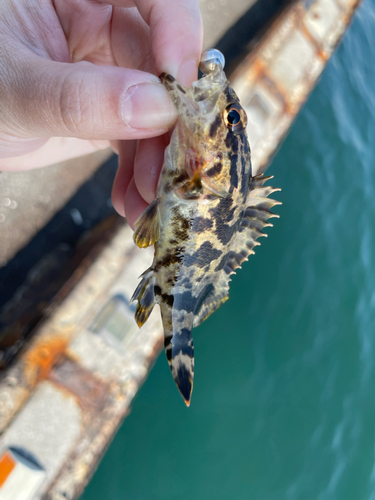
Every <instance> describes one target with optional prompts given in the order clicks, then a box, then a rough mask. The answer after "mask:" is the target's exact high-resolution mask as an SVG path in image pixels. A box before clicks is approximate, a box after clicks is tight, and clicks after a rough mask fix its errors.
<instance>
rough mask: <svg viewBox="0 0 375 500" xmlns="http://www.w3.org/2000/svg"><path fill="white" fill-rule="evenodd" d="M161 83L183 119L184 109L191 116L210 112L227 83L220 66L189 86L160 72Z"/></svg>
mask: <svg viewBox="0 0 375 500" xmlns="http://www.w3.org/2000/svg"><path fill="white" fill-rule="evenodd" d="M159 78H160V80H161V82H162V84H163V85H164V87H165V88H166V90H167V92H168V93H169V95H170V97H171V99H172V102H173V104H174V105H175V107H176V109H177V111H178V113H179V115H180V116H181V118H182V119H184V115H186V111H188V112H190V113H191V114H192V115H193V116H194V115H196V114H200V115H203V116H205V115H208V114H210V113H211V112H212V111H213V110H214V108H215V106H216V103H217V100H218V99H219V97H220V95H221V93H222V92H223V91H224V89H225V87H226V86H227V85H228V81H227V78H226V76H225V73H224V71H223V70H222V68H221V66H218V67H217V68H216V69H215V70H214V71H212V73H209V74H208V75H204V76H202V78H200V79H199V80H197V81H195V82H193V83H192V85H191V87H189V88H188V87H184V86H183V85H181V84H180V83H179V82H178V81H177V80H176V79H175V78H174V77H173V76H172V75H168V74H167V73H162V74H161V75H160V76H159Z"/></svg>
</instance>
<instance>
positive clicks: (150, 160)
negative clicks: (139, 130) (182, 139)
mask: <svg viewBox="0 0 375 500" xmlns="http://www.w3.org/2000/svg"><path fill="white" fill-rule="evenodd" d="M168 143H169V135H168V134H165V135H162V136H160V137H153V138H151V139H144V140H142V141H138V147H137V154H136V156H135V161H134V182H135V185H136V187H137V189H138V191H139V193H140V195H141V196H142V198H143V199H144V200H145V201H147V202H148V203H151V202H152V200H153V199H154V198H155V194H156V188H157V185H158V180H159V175H160V170H161V167H162V165H163V159H164V150H165V148H166V147H167V145H168Z"/></svg>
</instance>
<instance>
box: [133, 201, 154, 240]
mask: <svg viewBox="0 0 375 500" xmlns="http://www.w3.org/2000/svg"><path fill="white" fill-rule="evenodd" d="M134 226H135V231H134V234H133V239H134V242H135V243H136V245H138V246H139V247H140V248H147V247H148V246H150V245H153V244H154V243H155V241H157V240H158V239H159V234H160V217H159V198H156V199H155V200H154V201H153V202H152V203H150V205H149V206H148V207H147V208H146V210H145V211H144V212H143V213H142V214H141V215H140V216H139V217H138V219H137V220H136V222H135V224H134Z"/></svg>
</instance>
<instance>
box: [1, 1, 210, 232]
mask: <svg viewBox="0 0 375 500" xmlns="http://www.w3.org/2000/svg"><path fill="white" fill-rule="evenodd" d="M201 46H202V24H201V18H200V13H199V7H198V3H197V0H17V2H15V1H14V0H2V1H1V2H0V110H1V113H0V170H27V169H30V168H37V167H41V166H45V165H48V164H51V163H56V162H58V161H62V160H64V159H67V158H72V157H74V156H79V155H81V154H86V153H88V152H91V151H94V150H95V149H98V148H103V147H107V146H108V145H109V143H111V145H112V147H113V149H114V150H115V151H116V152H117V153H118V154H119V169H118V172H117V176H116V180H115V183H114V187H113V193H112V200H113V204H114V206H115V208H116V210H117V211H118V212H119V213H120V214H122V215H125V212H126V216H127V219H128V221H129V223H130V224H131V225H132V224H133V223H134V221H135V220H136V218H137V217H138V216H139V215H140V213H141V212H142V211H143V210H144V208H145V207H146V206H147V204H148V203H149V202H150V201H152V199H153V198H154V196H155V190H156V184H157V180H158V177H159V173H160V168H161V165H162V162H163V153H164V149H165V147H166V145H167V143H168V137H167V135H166V132H167V130H168V129H170V128H171V127H172V126H173V124H174V122H175V120H176V111H175V109H174V107H173V105H172V103H171V101H170V99H169V96H168V94H167V92H166V91H165V89H164V87H163V86H162V85H161V83H160V81H159V79H158V78H157V77H156V76H155V75H159V74H160V73H162V72H164V71H165V72H167V73H170V74H172V75H173V76H175V77H176V78H177V79H178V80H179V81H181V83H182V84H184V85H190V84H191V82H192V81H193V80H195V79H196V76H197V67H198V62H199V58H200V54H201ZM51 138H52V139H51ZM138 139H142V140H139V141H138ZM124 206H125V208H124Z"/></svg>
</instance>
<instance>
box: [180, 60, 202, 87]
mask: <svg viewBox="0 0 375 500" xmlns="http://www.w3.org/2000/svg"><path fill="white" fill-rule="evenodd" d="M197 78H198V65H197V61H195V60H193V59H191V60H190V61H186V62H185V63H182V64H181V66H180V68H179V70H178V73H177V78H176V80H177V81H178V82H179V83H181V85H184V86H185V87H190V85H191V84H192V83H193V82H194V81H195V80H197Z"/></svg>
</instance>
